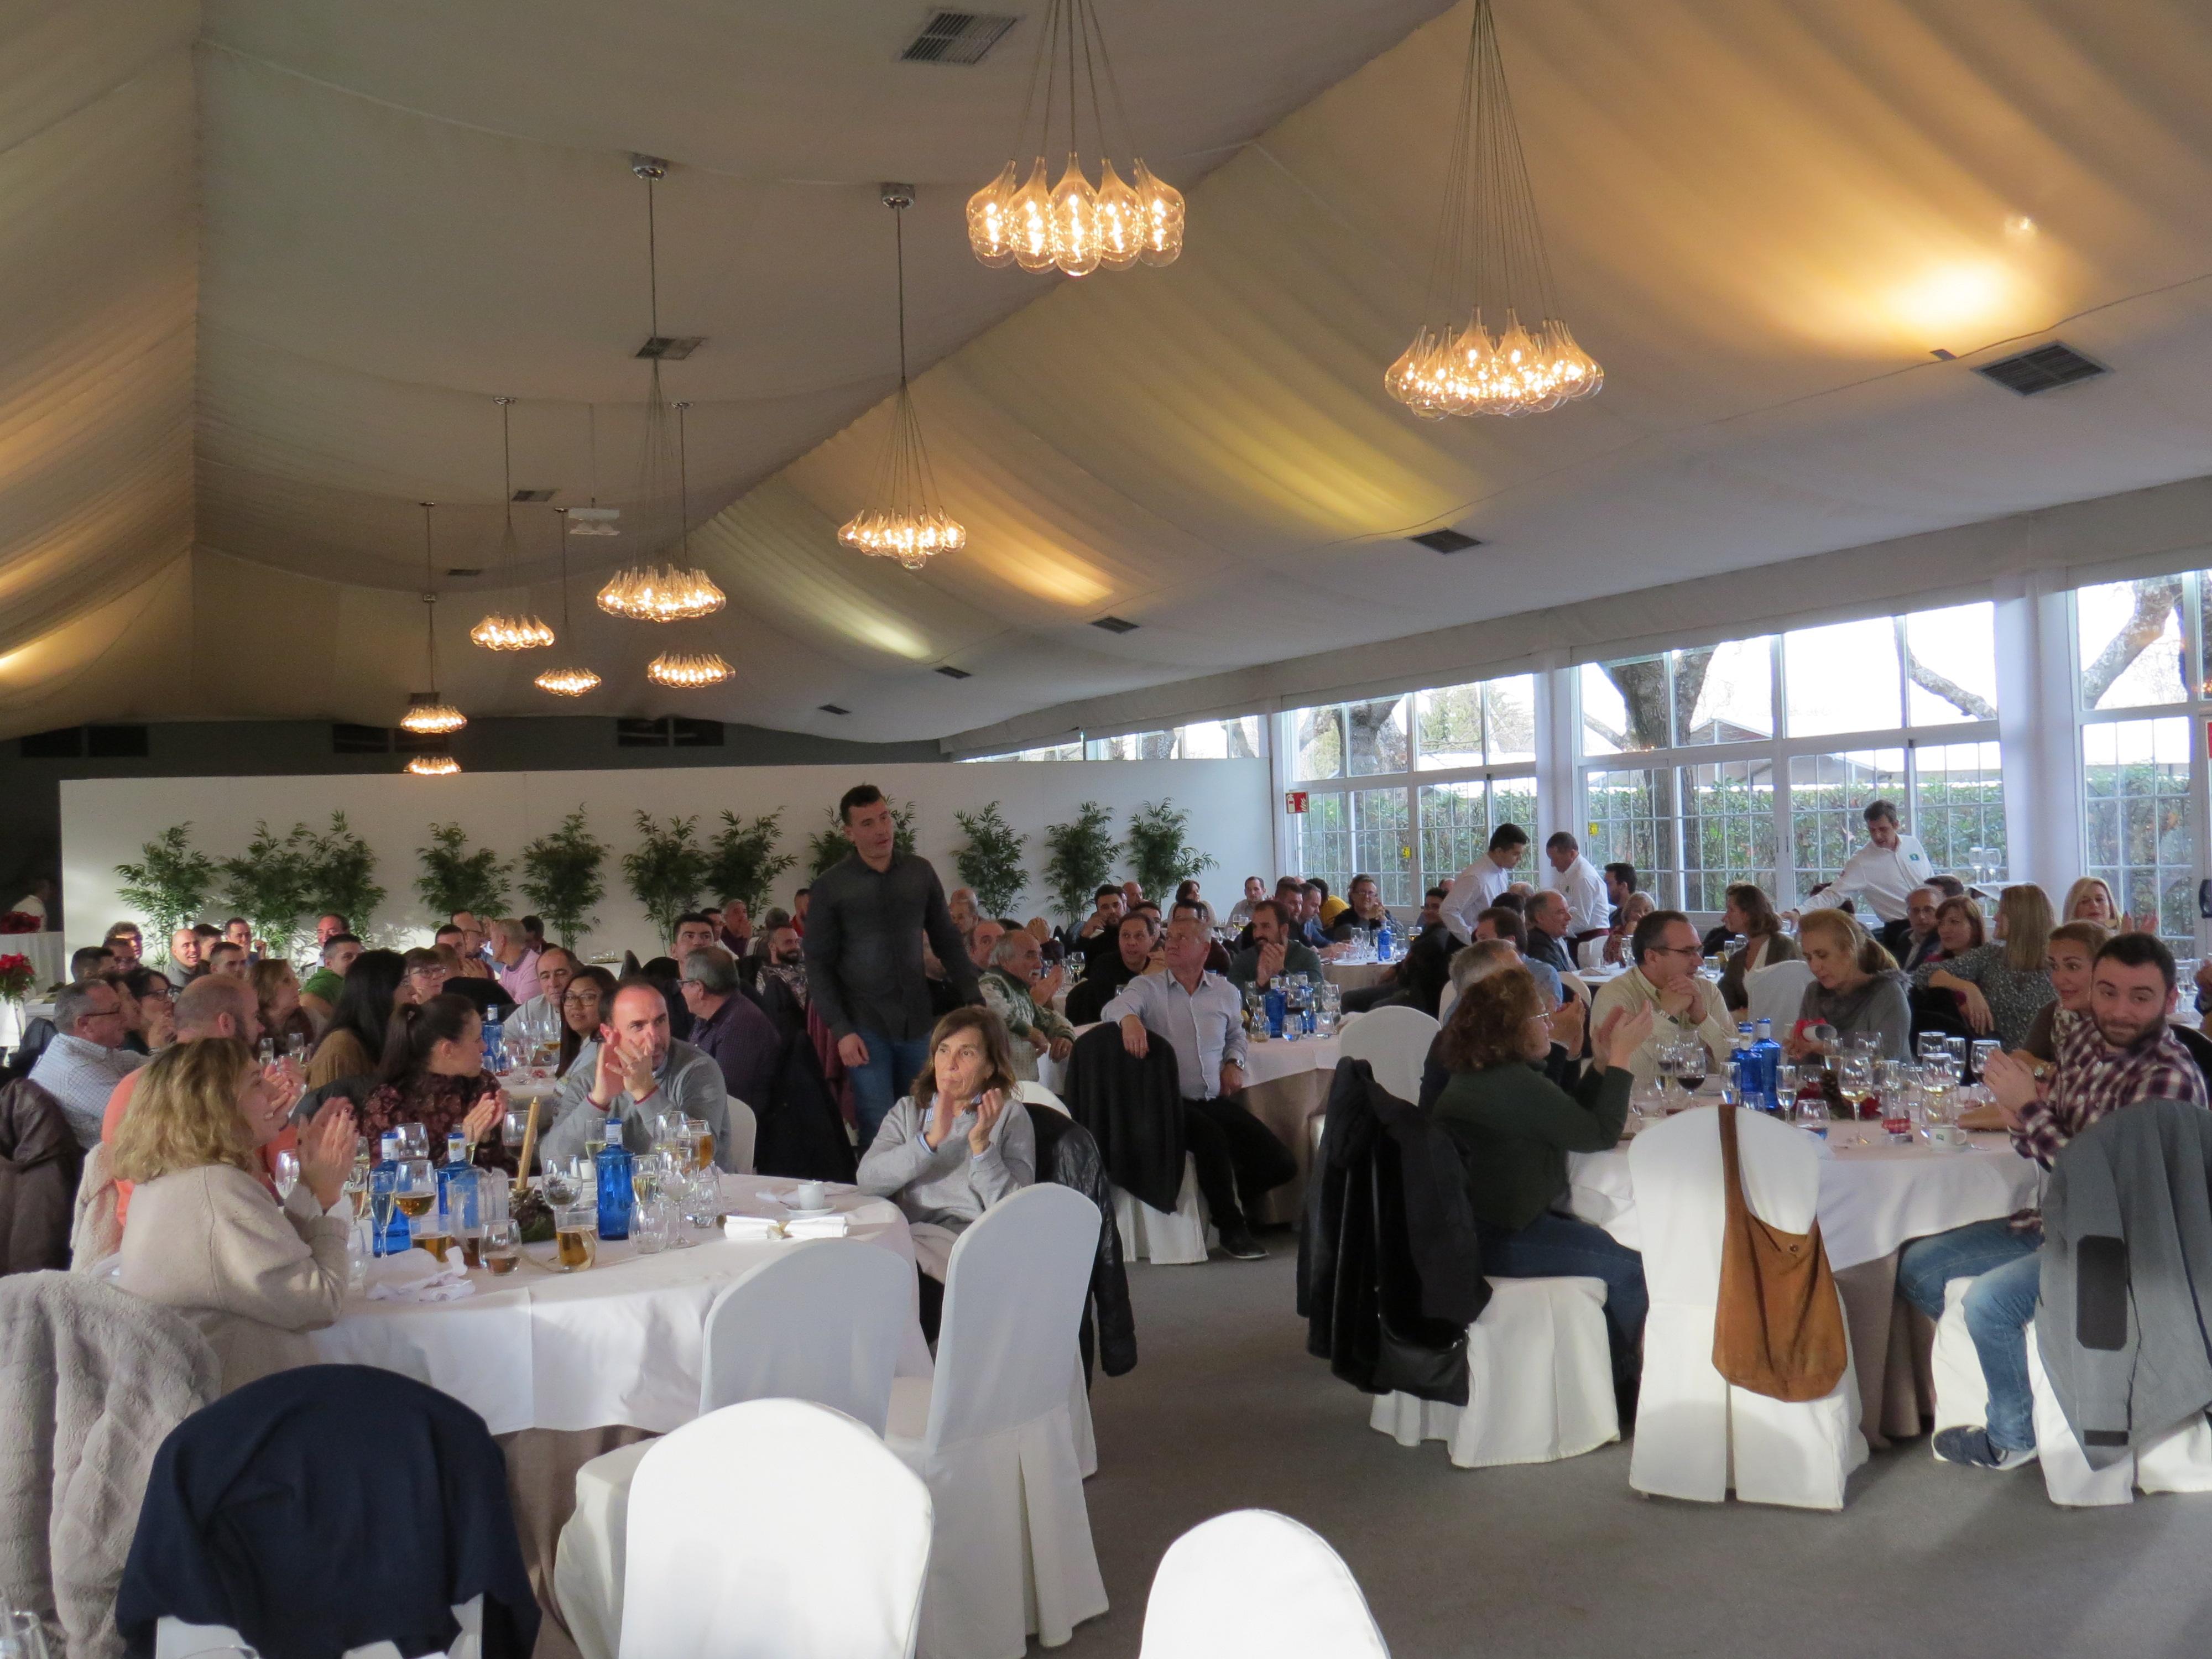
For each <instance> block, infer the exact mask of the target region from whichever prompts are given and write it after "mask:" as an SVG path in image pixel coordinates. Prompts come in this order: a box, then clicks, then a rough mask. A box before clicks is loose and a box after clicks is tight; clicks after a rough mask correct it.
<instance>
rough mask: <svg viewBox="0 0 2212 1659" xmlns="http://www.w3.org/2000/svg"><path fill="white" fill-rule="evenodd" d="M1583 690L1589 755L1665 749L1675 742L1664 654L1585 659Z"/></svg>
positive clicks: (1586, 750)
mask: <svg viewBox="0 0 2212 1659" xmlns="http://www.w3.org/2000/svg"><path fill="white" fill-rule="evenodd" d="M1582 692H1583V753H1584V754H1585V755H1611V754H1615V753H1618V752H1620V751H1621V750H1633V749H1663V748H1665V747H1666V746H1667V744H1668V743H1669V742H1670V741H1672V739H1671V738H1670V737H1669V735H1668V729H1669V728H1668V716H1667V659H1665V658H1664V657H1636V658H1632V659H1627V660H1626V661H1622V662H1607V663H1595V662H1592V663H1584V664H1583V674H1582Z"/></svg>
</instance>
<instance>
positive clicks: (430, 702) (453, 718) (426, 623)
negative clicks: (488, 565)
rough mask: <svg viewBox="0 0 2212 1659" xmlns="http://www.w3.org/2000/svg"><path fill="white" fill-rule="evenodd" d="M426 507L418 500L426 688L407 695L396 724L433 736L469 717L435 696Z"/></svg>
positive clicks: (434, 590)
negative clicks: (403, 708)
mask: <svg viewBox="0 0 2212 1659" xmlns="http://www.w3.org/2000/svg"><path fill="white" fill-rule="evenodd" d="M430 506H431V504H430V503H429V502H428V501H424V502H423V503H422V674H423V678H425V679H427V680H428V681H429V683H430V689H429V690H428V691H410V692H409V693H408V694H407V712H406V713H405V714H402V715H401V716H400V717H399V724H400V726H402V727H403V728H404V729H405V730H407V731H410V732H416V733H417V734H419V735H421V736H422V737H431V738H435V737H442V736H444V735H445V734H446V733H447V732H458V731H459V730H460V729H461V728H462V727H463V726H466V725H467V724H468V723H469V717H468V716H467V715H466V714H463V713H461V711H460V710H459V709H458V708H454V707H453V704H451V703H449V702H447V701H446V700H445V699H444V698H443V697H441V696H439V695H438V587H437V580H436V577H435V574H433V568H432V560H431V550H430V549H431V543H430Z"/></svg>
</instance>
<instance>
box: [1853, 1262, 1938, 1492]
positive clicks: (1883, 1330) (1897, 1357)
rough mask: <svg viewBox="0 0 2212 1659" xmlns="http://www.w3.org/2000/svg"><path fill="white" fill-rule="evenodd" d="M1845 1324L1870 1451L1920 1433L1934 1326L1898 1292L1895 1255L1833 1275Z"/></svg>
mask: <svg viewBox="0 0 2212 1659" xmlns="http://www.w3.org/2000/svg"><path fill="white" fill-rule="evenodd" d="M1836 1289H1837V1290H1838V1291H1840V1292H1841V1293H1842V1295H1843V1298H1844V1323H1845V1324H1847V1325H1848V1326H1850V1333H1851V1365H1852V1369H1853V1370H1856V1371H1857V1373H1858V1380H1859V1427H1860V1428H1861V1429H1862V1430H1863V1431H1864V1432H1865V1434H1866V1439H1867V1445H1868V1447H1869V1449H1872V1450H1875V1451H1880V1450H1881V1449H1883V1448H1885V1447H1887V1445H1888V1444H1889V1443H1890V1442H1892V1441H1893V1440H1910V1439H1911V1438H1912V1437H1915V1436H1916V1435H1917V1434H1919V1433H1920V1432H1921V1431H1922V1428H1923V1425H1924V1423H1925V1421H1926V1420H1927V1419H1929V1418H1931V1417H1932V1416H1933V1415H1934V1413H1935V1409H1936V1383H1935V1376H1934V1372H1933V1370H1931V1368H1930V1366H1929V1354H1930V1352H1931V1351H1932V1350H1933V1349H1934V1347H1935V1345H1936V1323H1935V1322H1934V1321H1933V1320H1931V1319H1929V1317H1928V1316H1927V1315H1925V1314H1923V1313H1922V1312H1921V1311H1920V1310H1918V1309H1917V1308H1916V1307H1914V1306H1913V1305H1912V1304H1911V1303H1909V1302H1907V1301H1906V1300H1905V1298H1904V1297H1901V1296H1899V1295H1898V1293H1897V1252H1896V1251H1894V1250H1892V1251H1891V1252H1890V1253H1889V1254H1888V1255H1885V1256H1880V1257H1877V1258H1876V1259H1875V1260H1874V1261H1862V1262H1860V1263H1859V1264H1858V1266H1857V1267H1845V1268H1844V1269H1843V1270H1842V1271H1841V1272H1840V1273H1838V1274H1837V1275H1836Z"/></svg>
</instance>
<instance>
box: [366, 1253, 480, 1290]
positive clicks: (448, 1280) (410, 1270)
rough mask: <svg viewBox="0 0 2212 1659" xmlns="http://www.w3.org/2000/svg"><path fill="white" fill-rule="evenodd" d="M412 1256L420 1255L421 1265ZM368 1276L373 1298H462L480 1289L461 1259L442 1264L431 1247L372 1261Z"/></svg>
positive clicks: (369, 1288)
mask: <svg viewBox="0 0 2212 1659" xmlns="http://www.w3.org/2000/svg"><path fill="white" fill-rule="evenodd" d="M410 1256H419V1257H420V1258H421V1263H420V1265H419V1266H418V1265H417V1264H416V1262H414V1261H410V1260H409V1259H408V1258H409V1257H410ZM365 1277H366V1278H367V1279H368V1281H369V1283H368V1299H369V1300H370V1301H371V1302H458V1301H459V1300H460V1299H461V1298H462V1297H465V1296H474V1295H475V1294H476V1293H477V1287H476V1286H475V1285H471V1283H469V1276H468V1272H467V1270H466V1269H465V1268H464V1267H462V1266H461V1264H460V1263H459V1262H458V1261H454V1262H449V1263H447V1264H446V1265H445V1266H443V1267H441V1266H440V1265H439V1263H438V1259H437V1258H436V1257H435V1256H434V1255H431V1254H430V1253H429V1252H428V1250H410V1251H408V1252H407V1254H406V1255H394V1256H386V1257H385V1258H384V1259H383V1260H382V1261H377V1262H374V1263H372V1264H371V1265H370V1267H369V1269H368V1273H367V1274H366V1275H365Z"/></svg>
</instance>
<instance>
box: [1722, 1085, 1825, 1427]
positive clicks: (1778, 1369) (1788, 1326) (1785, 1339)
mask: <svg viewBox="0 0 2212 1659" xmlns="http://www.w3.org/2000/svg"><path fill="white" fill-rule="evenodd" d="M1735 1114H1736V1109H1735V1107H1734V1106H1723V1107H1722V1108H1721V1109H1720V1129H1721V1178H1722V1180H1723V1182H1724V1183H1725V1192H1726V1201H1727V1206H1728V1208H1727V1212H1726V1215H1725V1218H1724V1219H1723V1222H1722V1226H1721V1291H1720V1304H1719V1308H1718V1310H1717V1313H1716V1316H1715V1317H1714V1320H1713V1369H1714V1370H1717V1371H1718V1372H1719V1373H1720V1374H1721V1375H1722V1376H1724V1377H1726V1378H1727V1379H1728V1380H1729V1382H1731V1383H1734V1384H1735V1386H1736V1387H1737V1388H1739V1389H1747V1390H1749V1391H1750V1392H1751V1393H1753V1394H1762V1395H1766V1396H1767V1398H1769V1399H1770V1400H1791V1401H1804V1400H1818V1399H1820V1398H1821V1397H1823V1396H1824V1395H1826V1394H1827V1392H1828V1391H1829V1390H1830V1389H1833V1388H1834V1387H1835V1386H1836V1383H1838V1381H1839V1380H1840V1379H1841V1378H1842V1376H1843V1374H1844V1366H1845V1365H1846V1364H1849V1363H1850V1346H1849V1344H1848V1343H1847V1341H1846V1340H1845V1339H1844V1310H1843V1304H1841V1303H1839V1302H1838V1301H1837V1299H1836V1280H1835V1275H1834V1274H1833V1273H1831V1272H1829V1270H1828V1253H1827V1251H1826V1249H1824V1248H1822V1246H1821V1243H1820V1222H1819V1221H1818V1220H1817V1219H1816V1220H1815V1221H1814V1223H1813V1231H1810V1232H1807V1233H1785V1232H1784V1231H1782V1230H1781V1229H1780V1228H1778V1227H1771V1226H1769V1225H1767V1224H1766V1223H1765V1222H1764V1221H1761V1220H1760V1219H1759V1218H1758V1217H1757V1216H1755V1215H1753V1214H1752V1212H1751V1206H1749V1205H1747V1204H1746V1203H1745V1202H1744V1200H1743V1167H1742V1164H1741V1162H1740V1160H1739V1159H1738V1158H1737V1155H1736V1145H1735Z"/></svg>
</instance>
